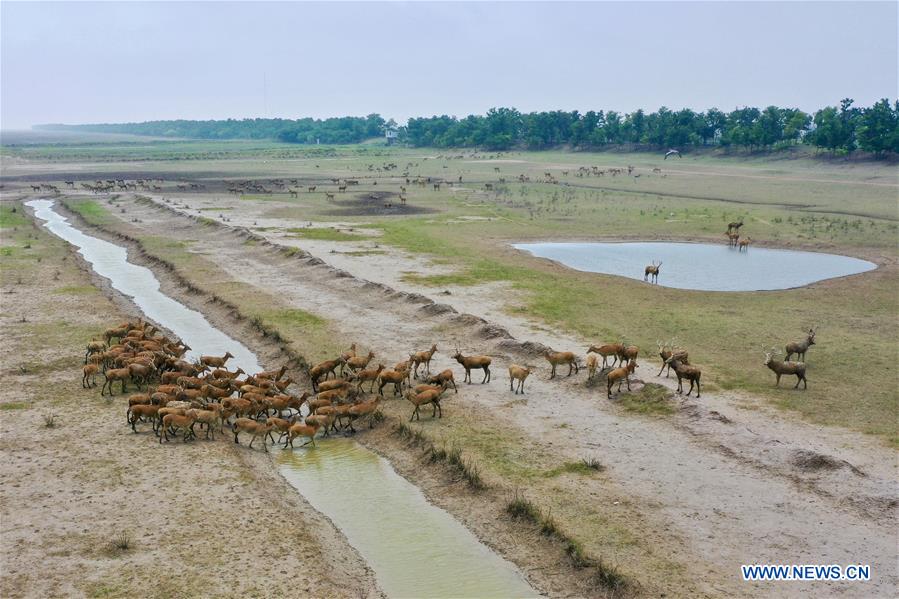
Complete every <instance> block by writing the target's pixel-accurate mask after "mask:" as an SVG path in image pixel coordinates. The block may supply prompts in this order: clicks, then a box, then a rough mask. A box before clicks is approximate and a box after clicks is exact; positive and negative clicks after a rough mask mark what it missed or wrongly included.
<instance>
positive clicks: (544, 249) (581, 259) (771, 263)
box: [514, 242, 877, 291]
mask: <svg viewBox="0 0 899 599" xmlns="http://www.w3.org/2000/svg"><path fill="white" fill-rule="evenodd" d="M514 247H515V248H516V249H519V250H525V251H527V252H530V253H531V254H533V255H534V256H537V257H539V258H549V259H550V260H555V261H557V262H561V263H562V264H564V265H565V266H569V267H571V268H574V269H576V270H583V271H586V272H598V273H603V274H609V275H618V276H622V277H628V278H630V279H637V280H640V281H642V280H643V272H644V268H645V267H646V266H647V265H649V264H651V263H653V261H655V262H659V261H661V262H662V267H661V268H660V269H659V281H658V282H659V285H664V286H665V287H673V288H675V289H697V290H701V291H761V290H775V289H791V288H794V287H802V286H803V285H809V284H810V283H815V282H817V281H823V280H824V279H832V278H834V277H844V276H846V275H853V274H857V273H861V272H866V271H869V270H873V269H875V268H877V265H876V264H874V263H872V262H868V261H867V260H859V259H858V258H850V257H849V256H840V255H838V254H824V253H819V252H801V251H795V250H772V249H767V248H757V247H750V248H749V249H748V250H746V251H742V252H740V251H737V250H736V249H735V248H731V247H728V245H727V244H726V243H722V244H708V243H671V242H627V243H517V244H514Z"/></svg>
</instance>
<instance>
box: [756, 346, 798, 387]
mask: <svg viewBox="0 0 899 599" xmlns="http://www.w3.org/2000/svg"><path fill="white" fill-rule="evenodd" d="M778 353H780V352H779V351H777V350H776V349H771V351H767V352H765V366H767V367H768V368H770V369H771V370H773V371H774V374H775V375H776V376H777V382H776V383H775V384H774V386H775V387H780V377H781V376H783V375H785V374H786V375H796V386H794V387H793V388H794V389H798V388H799V383H802V385H803V387H802V388H803V389H808V381H807V380H806V378H805V362H781V361H779V360H775V359H774V356H776V355H777V354H778Z"/></svg>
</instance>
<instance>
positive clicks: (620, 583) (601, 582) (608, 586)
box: [590, 559, 633, 597]
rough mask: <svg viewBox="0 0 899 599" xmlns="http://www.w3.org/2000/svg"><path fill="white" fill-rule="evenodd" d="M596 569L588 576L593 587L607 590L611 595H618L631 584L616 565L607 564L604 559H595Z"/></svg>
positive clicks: (625, 591) (625, 590)
mask: <svg viewBox="0 0 899 599" xmlns="http://www.w3.org/2000/svg"><path fill="white" fill-rule="evenodd" d="M594 565H595V566H596V570H595V571H594V572H593V575H592V576H591V577H590V582H591V583H592V584H593V586H594V587H596V588H598V589H603V590H605V591H608V592H609V593H610V594H611V596H612V597H618V596H621V595H622V594H625V593H627V591H628V590H629V589H630V588H631V587H632V586H633V584H632V583H631V581H630V579H628V578H627V576H625V575H624V574H622V573H621V571H620V570H618V568H617V567H615V566H613V565H611V564H607V563H606V562H605V561H604V560H602V559H599V560H595V563H594Z"/></svg>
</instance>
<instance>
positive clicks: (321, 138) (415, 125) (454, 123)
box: [41, 98, 899, 155]
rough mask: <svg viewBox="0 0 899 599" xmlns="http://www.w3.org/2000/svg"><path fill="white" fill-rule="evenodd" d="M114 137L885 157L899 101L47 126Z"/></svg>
mask: <svg viewBox="0 0 899 599" xmlns="http://www.w3.org/2000/svg"><path fill="white" fill-rule="evenodd" d="M41 128H45V129H60V128H62V129H68V130H81V131H93V132H105V133H130V134H135V135H153V136H158V137H187V138H195V139H277V140H280V141H284V142H289V143H298V144H315V143H324V144H346V143H359V142H362V141H365V140H366V139H371V138H375V137H379V136H382V135H384V132H385V129H389V130H392V131H395V132H396V134H397V138H398V140H399V141H400V142H402V143H405V144H406V145H409V146H413V147H438V148H462V147H477V148H482V149H485V150H509V149H513V148H522V149H531V150H543V149H548V148H553V147H560V146H568V147H572V148H577V149H603V148H606V147H621V146H624V147H632V148H634V149H661V148H677V149H682V150H683V149H689V148H701V147H708V146H720V147H725V148H729V147H732V148H738V149H746V150H750V151H753V150H777V149H782V148H785V147H789V146H792V145H796V144H799V143H805V144H809V145H811V146H814V147H817V148H821V149H825V150H828V151H831V152H835V153H850V152H853V151H855V150H862V151H865V152H871V153H873V154H877V155H882V154H885V153H887V152H895V153H899V101H895V102H893V103H890V101H889V100H887V99H883V100H880V101H879V102H876V103H875V104H874V105H872V106H870V107H868V108H859V107H856V106H854V102H853V100H851V99H849V98H847V99H844V100H842V101H841V102H840V104H839V106H827V107H824V108H821V109H820V110H817V111H816V112H815V113H814V114H807V113H805V112H803V111H801V110H799V109H796V108H780V107H777V106H768V107H767V108H764V109H760V108H754V107H745V108H737V109H735V110H733V111H731V112H723V111H721V110H718V109H717V108H710V109H709V110H706V111H704V112H696V111H693V110H691V109H689V108H685V109H683V110H677V111H674V110H669V109H668V108H665V107H662V108H660V109H659V110H657V111H655V112H650V113H647V112H645V111H643V110H637V111H634V112H631V113H626V114H624V113H619V112H616V111H613V110H609V111H602V110H599V111H594V110H590V111H587V112H584V113H581V112H578V111H576V110H575V111H570V112H569V111H563V110H554V111H548V112H546V111H544V112H530V113H522V112H519V111H518V110H516V109H514V108H492V109H491V110H489V111H488V112H487V114H485V115H469V116H466V117H464V118H457V117H455V116H447V115H443V116H431V117H419V118H410V119H409V121H408V123H407V124H406V125H405V126H402V127H400V126H397V124H396V123H395V122H394V121H393V120H392V119H391V120H390V121H385V120H384V118H383V117H381V115H379V114H370V115H368V116H365V117H351V116H347V117H335V118H328V119H312V118H305V119H296V120H291V119H240V120H238V119H228V120H218V121H190V120H177V121H150V122H145V123H122V124H99V125H44V126H41Z"/></svg>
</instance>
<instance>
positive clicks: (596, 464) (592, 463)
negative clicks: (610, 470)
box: [581, 456, 606, 472]
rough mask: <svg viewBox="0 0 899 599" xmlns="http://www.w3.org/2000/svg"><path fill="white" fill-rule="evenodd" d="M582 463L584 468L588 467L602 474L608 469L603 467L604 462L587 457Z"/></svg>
mask: <svg viewBox="0 0 899 599" xmlns="http://www.w3.org/2000/svg"><path fill="white" fill-rule="evenodd" d="M581 463H583V464H584V466H586V467H587V468H589V469H590V470H595V471H596V472H602V471H603V470H605V469H606V467H605V466H603V465H602V462H600V461H599V460H598V459H597V458H594V457H589V456H588V457H585V458H583V459H582V460H581Z"/></svg>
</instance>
